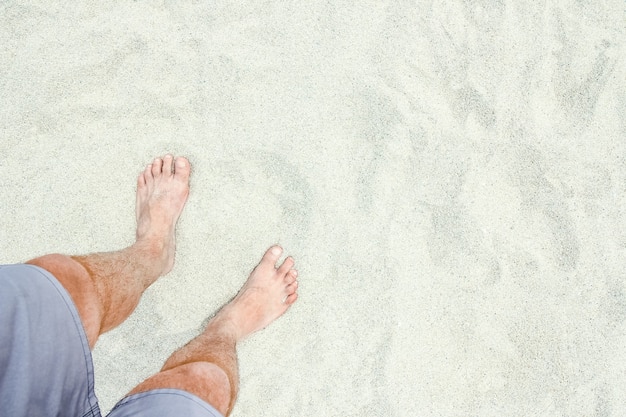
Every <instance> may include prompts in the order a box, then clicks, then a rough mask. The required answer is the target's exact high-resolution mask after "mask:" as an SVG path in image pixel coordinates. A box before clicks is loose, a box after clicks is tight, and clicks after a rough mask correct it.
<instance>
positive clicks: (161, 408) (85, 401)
mask: <svg viewBox="0 0 626 417" xmlns="http://www.w3.org/2000/svg"><path fill="white" fill-rule="evenodd" d="M0 414H1V415H6V416H11V417H30V416H68V417H74V416H75V417H101V415H100V408H99V407H98V400H97V398H96V394H95V391H94V377H93V362H92V360H91V351H90V350H89V343H88V342H87V336H86V335H85V330H84V329H83V325H82V322H81V321H80V317H79V315H78V311H77V310H76V306H75V305H74V303H73V301H72V299H71V298H70V296H69V294H68V293H67V291H66V290H65V288H63V286H62V285H61V284H60V283H59V281H57V279H56V278H55V277H54V276H53V275H52V274H50V273H49V272H47V271H45V270H43V269H41V268H38V267H36V266H32V265H5V266H2V265H0ZM181 415H184V416H191V417H196V416H197V417H221V414H220V413H219V412H218V411H217V410H216V409H215V408H213V407H211V406H210V405H209V404H208V403H206V402H204V401H202V400H201V399H199V398H198V397H196V396H194V395H192V394H190V393H188V392H186V391H181V390H174V389H164V390H153V391H148V392H143V393H140V394H135V395H132V396H129V397H126V398H124V399H123V400H122V401H120V402H119V403H118V404H117V405H116V406H115V408H114V409H113V410H112V411H111V413H110V414H109V417H131V416H133V417H148V416H151V417H154V416H162V417H168V416H171V417H174V416H181Z"/></svg>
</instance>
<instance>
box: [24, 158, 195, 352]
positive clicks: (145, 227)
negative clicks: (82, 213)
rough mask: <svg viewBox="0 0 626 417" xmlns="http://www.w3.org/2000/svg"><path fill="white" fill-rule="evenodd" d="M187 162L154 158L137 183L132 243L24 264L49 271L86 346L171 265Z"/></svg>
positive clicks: (128, 310)
mask: <svg viewBox="0 0 626 417" xmlns="http://www.w3.org/2000/svg"><path fill="white" fill-rule="evenodd" d="M189 174H190V165H189V161H187V159H185V158H181V157H179V158H176V159H174V157H173V156H172V155H166V156H165V157H164V158H162V159H161V158H157V159H155V160H154V162H153V163H152V164H150V165H148V166H147V167H146V169H145V170H144V172H142V173H141V174H140V175H139V178H138V181H137V204H136V215H137V233H136V242H135V243H134V244H133V245H132V246H130V247H128V248H126V249H123V250H120V251H116V252H109V253H96V254H91V255H86V256H66V255H60V254H53V255H45V256H42V257H39V258H36V259H33V260H31V261H28V262H27V263H28V264H32V265H36V266H39V267H41V268H43V269H45V270H47V271H48V272H50V273H52V274H53V275H54V276H55V277H56V279H57V280H58V281H59V282H60V283H61V284H62V285H63V287H65V289H66V290H67V291H68V293H69V294H70V296H71V297H72V300H73V301H74V304H75V305H76V308H77V310H78V312H79V314H80V317H81V321H82V323H83V326H84V327H85V332H86V333H87V338H88V340H89V345H90V346H91V347H92V348H93V346H94V345H95V343H96V341H97V339H98V337H99V335H101V334H102V333H105V332H107V331H109V330H111V329H112V328H114V327H116V326H117V325H119V324H121V323H122V322H123V321H124V320H125V319H126V318H127V317H128V315H130V313H132V311H133V310H134V309H135V307H136V306H137V304H138V302H139V299H140V297H141V294H142V293H143V292H144V290H145V289H146V288H148V287H149V286H150V285H151V284H152V283H153V282H154V281H155V280H156V279H157V278H158V277H159V276H161V275H164V274H166V273H167V272H169V271H170V270H171V269H172V267H173V264H174V254H175V227H176V222H177V220H178V218H179V216H180V214H181V212H182V210H183V207H184V205H185V202H186V201H187V196H188V195H189Z"/></svg>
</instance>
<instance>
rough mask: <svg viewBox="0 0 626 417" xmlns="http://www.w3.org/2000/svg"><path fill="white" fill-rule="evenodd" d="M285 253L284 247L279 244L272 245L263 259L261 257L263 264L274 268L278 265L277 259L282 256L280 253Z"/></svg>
mask: <svg viewBox="0 0 626 417" xmlns="http://www.w3.org/2000/svg"><path fill="white" fill-rule="evenodd" d="M282 253H283V248H281V247H280V246H278V245H275V246H272V247H271V248H269V249H268V250H267V252H265V255H263V259H261V263H262V264H267V265H270V266H272V268H275V267H276V261H278V258H280V255H281V254H282Z"/></svg>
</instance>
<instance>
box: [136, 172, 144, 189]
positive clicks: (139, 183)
mask: <svg viewBox="0 0 626 417" xmlns="http://www.w3.org/2000/svg"><path fill="white" fill-rule="evenodd" d="M145 186H146V177H145V174H144V173H143V172H142V173H141V174H139V176H138V177H137V188H143V187H145Z"/></svg>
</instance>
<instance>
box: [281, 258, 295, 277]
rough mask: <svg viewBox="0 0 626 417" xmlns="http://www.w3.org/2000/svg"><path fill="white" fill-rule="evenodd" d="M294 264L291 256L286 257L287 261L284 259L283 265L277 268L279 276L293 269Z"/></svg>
mask: <svg viewBox="0 0 626 417" xmlns="http://www.w3.org/2000/svg"><path fill="white" fill-rule="evenodd" d="M294 263H295V262H294V260H293V258H292V257H291V256H288V257H287V259H285V261H284V262H283V264H282V265H281V266H280V268H278V273H279V274H280V275H286V274H287V273H288V272H289V271H290V270H291V269H292V268H293V265H294Z"/></svg>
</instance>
